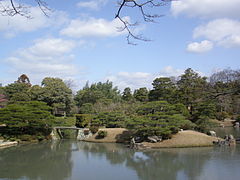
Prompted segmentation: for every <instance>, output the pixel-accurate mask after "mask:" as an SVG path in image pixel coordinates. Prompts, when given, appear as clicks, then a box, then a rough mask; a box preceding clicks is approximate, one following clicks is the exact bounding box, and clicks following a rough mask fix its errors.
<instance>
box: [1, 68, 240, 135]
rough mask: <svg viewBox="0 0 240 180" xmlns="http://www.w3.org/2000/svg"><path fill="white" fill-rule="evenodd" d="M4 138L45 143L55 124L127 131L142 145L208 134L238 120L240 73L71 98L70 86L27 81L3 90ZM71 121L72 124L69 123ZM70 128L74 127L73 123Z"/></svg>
mask: <svg viewBox="0 0 240 180" xmlns="http://www.w3.org/2000/svg"><path fill="white" fill-rule="evenodd" d="M0 107H1V108H0V125H1V124H5V126H6V127H5V128H1V129H5V130H4V131H3V130H2V132H0V136H1V135H2V136H3V135H6V134H7V135H8V136H10V137H16V136H22V135H31V136H36V137H40V138H43V136H44V137H46V136H47V135H49V133H50V130H51V127H52V126H54V125H56V124H62V125H64V124H69V123H68V122H67V121H69V119H71V120H73V119H74V121H73V123H72V125H76V126H78V127H90V129H91V130H92V131H93V132H96V131H97V130H98V128H99V127H102V126H104V127H109V128H117V127H122V128H128V129H130V130H131V131H132V132H133V135H134V136H139V137H142V138H143V139H144V138H146V137H148V136H150V135H157V136H162V137H163V138H170V137H171V135H172V134H173V133H176V132H178V131H179V129H195V130H199V131H203V132H206V131H207V130H208V128H209V127H210V126H211V124H212V121H211V119H218V120H224V119H225V118H232V119H236V120H239V119H240V118H239V117H238V115H239V114H240V70H232V69H225V70H222V71H219V72H216V73H214V74H212V75H211V76H210V77H208V78H207V77H203V76H201V75H199V73H197V72H195V71H194V70H192V69H191V68H188V69H186V70H185V72H184V73H183V74H182V75H180V76H179V77H158V78H156V79H154V80H153V82H152V89H150V90H149V89H148V88H146V87H142V88H139V89H135V90H134V91H132V90H131V89H130V88H129V87H126V88H125V89H124V90H123V92H121V91H120V90H119V89H118V88H117V87H115V86H114V85H113V83H112V82H110V81H106V82H98V83H93V84H89V83H86V85H85V86H84V87H83V88H82V89H80V90H78V91H77V93H76V94H73V92H72V90H71V89H70V88H69V87H68V83H67V82H64V81H63V80H62V79H60V78H51V77H46V78H44V79H43V80H42V82H41V85H31V83H30V80H29V78H28V77H27V76H26V75H21V76H20V77H19V78H18V80H17V81H15V82H14V83H11V84H8V85H6V86H4V87H0ZM71 117H72V118H71ZM70 124H71V123H70Z"/></svg>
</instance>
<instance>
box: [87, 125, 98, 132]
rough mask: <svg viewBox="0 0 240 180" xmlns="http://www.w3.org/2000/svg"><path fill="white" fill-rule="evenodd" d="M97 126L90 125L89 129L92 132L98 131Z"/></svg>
mask: <svg viewBox="0 0 240 180" xmlns="http://www.w3.org/2000/svg"><path fill="white" fill-rule="evenodd" d="M98 129H99V127H98V126H91V127H90V128H89V130H90V131H91V132H92V133H93V134H96V133H97V132H98Z"/></svg>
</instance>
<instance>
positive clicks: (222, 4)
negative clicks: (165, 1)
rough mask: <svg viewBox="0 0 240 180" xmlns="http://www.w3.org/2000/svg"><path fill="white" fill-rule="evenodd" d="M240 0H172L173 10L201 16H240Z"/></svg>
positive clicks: (177, 12) (173, 12)
mask: <svg viewBox="0 0 240 180" xmlns="http://www.w3.org/2000/svg"><path fill="white" fill-rule="evenodd" d="M239 7H240V0H201V1H199V0H178V1H172V3H171V12H172V14H173V15H175V16H177V15H180V14H184V15H187V16H190V17H201V18H224V17H227V18H239V16H240V11H239Z"/></svg>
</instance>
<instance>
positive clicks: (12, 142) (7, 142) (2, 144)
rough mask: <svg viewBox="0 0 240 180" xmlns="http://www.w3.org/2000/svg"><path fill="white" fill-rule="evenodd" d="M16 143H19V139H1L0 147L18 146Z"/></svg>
mask: <svg viewBox="0 0 240 180" xmlns="http://www.w3.org/2000/svg"><path fill="white" fill-rule="evenodd" d="M16 145H18V142H17V141H6V142H3V140H0V148H6V147H11V146H16Z"/></svg>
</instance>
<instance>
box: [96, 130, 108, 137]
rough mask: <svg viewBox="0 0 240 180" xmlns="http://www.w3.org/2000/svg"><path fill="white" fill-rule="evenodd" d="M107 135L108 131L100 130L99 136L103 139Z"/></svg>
mask: <svg viewBox="0 0 240 180" xmlns="http://www.w3.org/2000/svg"><path fill="white" fill-rule="evenodd" d="M106 136H107V131H98V134H97V138H98V139H103V138H105V137H106Z"/></svg>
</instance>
